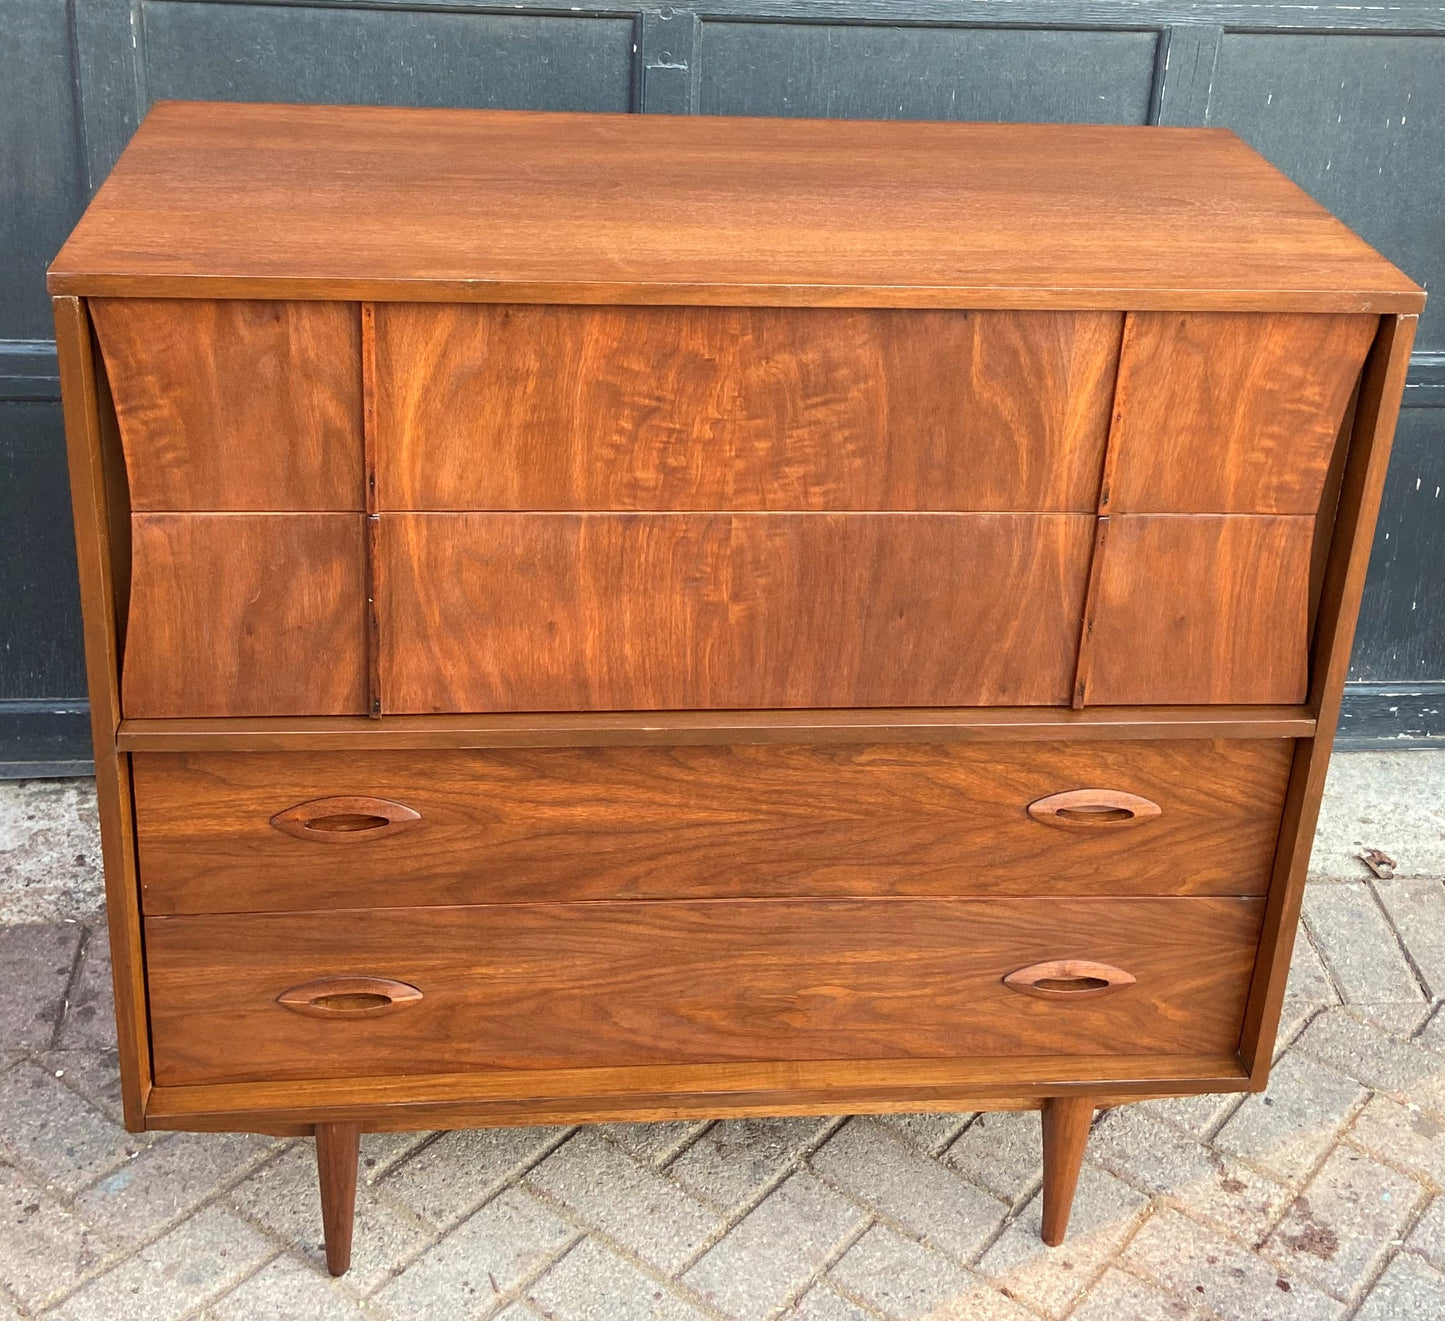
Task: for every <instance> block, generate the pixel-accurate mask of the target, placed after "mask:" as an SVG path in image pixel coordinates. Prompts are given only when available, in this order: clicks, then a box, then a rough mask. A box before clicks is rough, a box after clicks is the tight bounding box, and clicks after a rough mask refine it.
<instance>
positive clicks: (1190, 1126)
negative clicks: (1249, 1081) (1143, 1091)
mask: <svg viewBox="0 0 1445 1321" xmlns="http://www.w3.org/2000/svg"><path fill="white" fill-rule="evenodd" d="M1243 1099H1244V1098H1243V1097H1242V1096H1241V1095H1240V1094H1239V1093H1238V1092H1223V1093H1220V1092H1201V1093H1200V1094H1199V1095H1197V1096H1171V1097H1168V1098H1167V1099H1165V1100H1163V1101H1135V1102H1131V1105H1132V1107H1133V1108H1134V1109H1138V1110H1143V1111H1144V1112H1145V1113H1146V1114H1151V1115H1154V1116H1155V1117H1156V1118H1159V1119H1163V1120H1167V1121H1168V1122H1169V1123H1170V1124H1173V1125H1174V1127H1175V1128H1177V1129H1179V1130H1181V1131H1182V1132H1185V1133H1188V1134H1189V1136H1190V1137H1194V1138H1199V1139H1200V1140H1203V1139H1204V1138H1207V1137H1209V1135H1210V1134H1211V1133H1213V1132H1214V1130H1215V1129H1217V1128H1219V1127H1220V1125H1221V1124H1223V1123H1224V1121H1225V1120H1226V1119H1228V1118H1229V1116H1230V1115H1231V1114H1232V1113H1233V1112H1234V1111H1235V1110H1236V1109H1238V1108H1239V1103H1240V1102H1241V1101H1242V1100H1243Z"/></svg>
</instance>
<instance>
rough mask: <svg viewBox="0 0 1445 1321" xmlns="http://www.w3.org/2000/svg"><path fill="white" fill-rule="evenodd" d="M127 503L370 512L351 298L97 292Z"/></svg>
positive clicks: (94, 308)
mask: <svg viewBox="0 0 1445 1321" xmlns="http://www.w3.org/2000/svg"><path fill="white" fill-rule="evenodd" d="M90 311H91V316H92V318H93V319H94V322H95V330H96V334H97V336H98V337H99V340H100V347H101V352H102V354H103V355H104V358H105V366H106V373H107V376H108V377H109V381H110V389H111V394H112V396H113V397H114V400H115V411H116V416H117V418H118V419H119V423H120V435H121V443H122V445H123V447H124V449H125V459H126V470H127V474H128V476H129V479H130V500H131V507H132V508H133V509H136V510H145V511H178V510H222V509H228V510H359V509H361V508H363V499H362V497H363V492H362V441H361V434H362V432H361V315H360V309H359V308H358V307H357V306H356V304H354V303H280V302H245V301H240V300H226V301H220V302H213V301H210V300H206V299H195V300H191V299H145V298H124V299H95V300H92V301H91V303H90Z"/></svg>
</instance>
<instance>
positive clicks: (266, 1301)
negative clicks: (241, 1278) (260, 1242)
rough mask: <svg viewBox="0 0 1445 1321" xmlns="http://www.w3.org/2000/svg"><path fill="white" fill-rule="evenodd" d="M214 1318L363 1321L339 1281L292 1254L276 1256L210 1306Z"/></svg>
mask: <svg viewBox="0 0 1445 1321" xmlns="http://www.w3.org/2000/svg"><path fill="white" fill-rule="evenodd" d="M210 1315H211V1317H213V1318H214V1319H215V1321H366V1313H365V1312H363V1311H362V1310H361V1308H360V1307H359V1306H358V1305H357V1304H356V1301H355V1300H354V1299H353V1298H352V1297H351V1296H350V1295H349V1294H348V1293H347V1292H346V1286H345V1285H343V1284H338V1283H336V1282H334V1281H332V1280H331V1278H330V1277H329V1276H327V1275H325V1274H323V1273H322V1271H321V1270H319V1269H318V1268H317V1267H315V1266H311V1265H308V1264H307V1263H305V1262H302V1261H297V1260H296V1258H295V1257H291V1256H281V1257H277V1258H276V1260H275V1261H273V1262H271V1264H270V1265H268V1266H264V1267H262V1269H261V1270H260V1271H258V1272H257V1273H256V1274H255V1275H253V1276H251V1278H250V1279H249V1280H246V1281H245V1282H244V1283H243V1284H241V1285H240V1287H239V1288H236V1289H233V1290H232V1291H231V1292H230V1293H228V1294H227V1295H226V1296H225V1297H224V1298H222V1299H221V1300H220V1302H218V1303H215V1304H214V1305H213V1306H212V1307H211V1311H210Z"/></svg>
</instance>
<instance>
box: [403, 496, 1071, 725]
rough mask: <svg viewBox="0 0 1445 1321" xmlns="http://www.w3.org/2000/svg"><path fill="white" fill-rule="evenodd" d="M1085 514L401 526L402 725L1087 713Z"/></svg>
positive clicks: (458, 517)
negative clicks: (811, 714)
mask: <svg viewBox="0 0 1445 1321" xmlns="http://www.w3.org/2000/svg"><path fill="white" fill-rule="evenodd" d="M1093 525H1094V520H1093V519H1092V518H1091V517H1089V516H1087V515H1084V514H390V515H384V516H382V518H381V519H380V540H379V547H378V556H379V559H378V575H377V576H378V582H377V614H378V620H379V638H380V679H381V692H382V706H383V709H384V710H385V711H386V712H388V713H408V712H410V713H425V712H444V711H598V710H601V711H606V710H624V711H625V710H667V709H695V708H708V707H713V708H718V707H723V708H725V707H809V706H988V705H995V704H997V705H1021V706H1022V705H1050V704H1058V703H1067V702H1068V701H1069V694H1070V690H1071V687H1072V685H1073V681H1074V669H1075V659H1076V655H1077V650H1078V637H1079V621H1080V617H1081V613H1082V609H1083V597H1084V587H1085V580H1086V578H1087V575H1088V561H1089V546H1090V542H1091V539H1092V535H1093Z"/></svg>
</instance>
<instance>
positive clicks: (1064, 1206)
mask: <svg viewBox="0 0 1445 1321" xmlns="http://www.w3.org/2000/svg"><path fill="white" fill-rule="evenodd" d="M1093 1118H1094V1103H1093V1101H1091V1100H1090V1099H1089V1098H1088V1097H1087V1096H1051V1097H1049V1098H1048V1100H1046V1101H1045V1102H1044V1225H1043V1235H1042V1237H1043V1240H1044V1242H1045V1243H1047V1244H1048V1245H1049V1246H1050V1247H1051V1248H1056V1247H1058V1246H1059V1244H1060V1243H1062V1242H1063V1241H1064V1231H1065V1230H1066V1229H1068V1227H1069V1212H1070V1211H1071V1210H1072V1209H1073V1205H1074V1188H1075V1186H1076V1185H1077V1184H1078V1182H1079V1166H1080V1164H1082V1163H1083V1159H1084V1143H1085V1142H1086V1141H1087V1140H1088V1137H1089V1124H1090V1123H1091V1122H1092V1121H1093Z"/></svg>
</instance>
